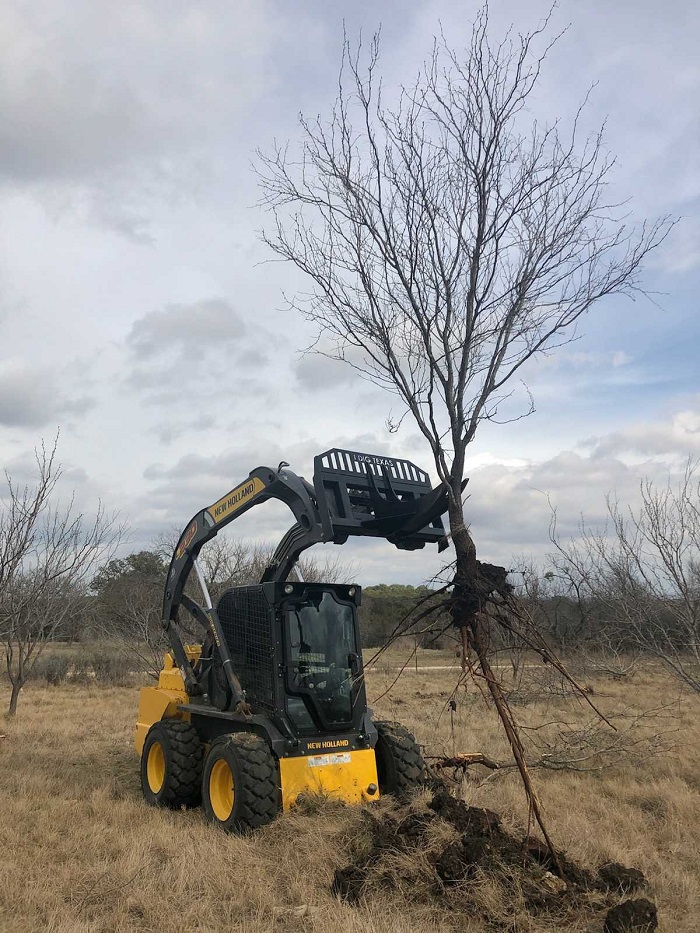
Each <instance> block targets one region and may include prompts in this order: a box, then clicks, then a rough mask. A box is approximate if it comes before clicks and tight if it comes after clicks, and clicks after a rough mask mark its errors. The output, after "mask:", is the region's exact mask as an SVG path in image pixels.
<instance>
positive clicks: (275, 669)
mask: <svg viewBox="0 0 700 933" xmlns="http://www.w3.org/2000/svg"><path fill="white" fill-rule="evenodd" d="M286 467H288V464H286V463H284V462H282V463H281V464H280V465H279V467H278V468H277V469H272V468H269V467H264V466H263V467H257V468H256V469H254V470H253V471H252V472H251V473H250V475H249V476H248V478H247V479H246V480H244V481H243V482H242V483H241V484H240V485H238V486H236V487H235V488H234V489H232V490H231V491H230V492H229V493H227V494H226V495H225V496H223V498H221V499H219V501H218V502H215V503H214V504H213V505H211V506H209V507H208V508H205V509H203V510H202V511H201V512H199V513H198V514H197V515H195V517H194V518H193V519H192V521H191V522H190V523H189V524H188V525H187V526H186V528H185V530H184V532H183V533H182V535H181V537H180V539H179V541H178V544H177V547H176V548H175V552H174V554H173V557H172V561H171V563H170V568H169V572H168V577H167V582H166V585H165V596H164V602H163V626H164V629H165V632H166V633H167V637H168V641H169V643H170V651H169V653H168V654H166V656H165V664H164V667H163V670H162V671H161V673H160V677H159V681H158V686H157V687H144V688H143V689H142V690H141V698H140V704H139V713H138V722H137V725H136V734H135V742H136V749H137V751H138V753H139V755H140V756H141V785H142V788H143V793H144V796H145V798H146V800H147V801H148V802H149V803H150V804H153V805H156V806H166V807H175V808H179V807H183V806H184V807H189V806H196V805H198V804H199V803H200V802H201V804H202V806H203V809H204V812H205V814H206V815H207V817H208V818H209V819H210V820H211V821H213V822H214V823H215V824H217V825H219V826H220V827H222V828H223V829H225V830H227V831H239V832H240V831H247V830H251V829H254V828H257V827H259V826H262V825H264V824H265V823H268V822H270V821H271V820H272V819H274V817H275V815H276V814H277V813H278V812H279V810H280V809H287V808H289V807H291V806H293V804H294V803H295V802H296V801H297V799H298V798H299V796H300V795H304V794H313V793H321V794H325V795H328V796H331V797H334V798H337V799H340V800H343V801H345V802H348V803H359V802H362V801H371V800H377V799H378V798H379V796H380V795H381V794H396V795H399V796H401V795H404V794H406V793H407V792H409V791H410V790H411V789H412V788H414V787H416V786H419V785H420V784H421V783H422V780H423V775H424V771H425V765H424V763H423V759H422V756H421V752H420V749H419V747H418V746H417V744H416V742H415V739H414V738H413V736H412V735H411V733H410V732H409V731H408V730H407V729H406V728H404V727H403V726H402V725H400V724H398V723H392V722H373V720H372V716H371V710H369V709H368V708H367V698H366V694H365V684H364V676H363V667H362V652H361V645H360V634H359V630H358V621H357V607H358V606H359V605H360V587H359V586H347V585H340V584H332V583H304V582H291V581H289V580H288V577H289V574H290V572H291V570H292V569H293V568H294V565H295V563H296V561H297V559H298V557H299V555H300V554H301V553H302V551H304V550H305V549H306V548H308V547H311V546H312V545H314V544H317V543H321V542H334V543H336V544H342V543H344V542H345V541H346V540H347V539H348V537H349V536H350V535H366V536H372V537H379V538H386V539H387V540H388V541H390V542H392V543H393V544H395V545H396V547H398V548H403V549H408V550H414V549H416V548H422V547H424V546H425V545H426V544H429V543H433V544H435V543H439V542H440V541H441V540H442V539H443V538H444V535H445V531H444V528H443V524H442V519H441V516H442V515H443V514H444V512H445V511H446V508H447V493H446V489H445V488H444V486H439V487H437V488H435V489H432V488H431V485H430V480H429V478H428V475H427V473H425V472H424V471H423V470H421V469H419V468H418V467H417V466H415V465H414V464H413V463H410V462H409V461H408V460H397V459H393V458H389V457H377V456H373V455H371V454H362V453H357V452H354V451H348V450H338V449H334V450H329V451H326V452H325V453H323V454H320V455H319V456H318V457H316V458H315V460H314V477H313V484H311V483H309V482H307V481H306V480H305V479H304V478H303V477H300V476H297V475H296V474H295V473H293V472H292V471H291V470H289V469H286ZM270 499H279V500H281V501H282V502H284V503H286V505H287V506H289V508H290V509H291V511H292V512H293V514H294V518H295V522H294V524H293V525H292V527H291V528H290V529H289V531H288V532H287V533H286V535H285V536H284V537H283V539H282V541H281V542H280V544H279V546H278V547H277V550H276V551H275V553H274V555H273V558H272V562H271V563H270V565H269V566H268V567H267V568H266V570H265V571H264V573H263V575H262V579H261V582H260V583H259V584H257V585H255V586H239V587H234V588H232V589H229V590H227V591H226V592H225V593H224V594H223V595H222V596H221V598H220V599H219V601H218V604H217V606H216V607H214V606H213V605H212V602H211V599H210V597H209V593H208V590H207V586H206V582H205V580H204V577H203V574H202V572H201V569H200V567H199V565H198V562H197V557H198V554H199V552H200V549H201V548H202V546H203V545H204V544H205V543H206V542H207V541H209V540H211V539H212V538H213V537H214V536H215V535H216V534H217V533H218V532H219V531H220V530H221V529H222V528H223V527H224V526H225V525H227V524H228V523H229V522H231V521H233V520H234V519H235V518H238V517H239V516H241V515H243V514H244V513H245V512H247V511H248V510H249V509H251V508H252V507H253V506H255V505H259V504H260V503H263V502H266V501H268V500H270ZM192 570H194V573H195V575H196V577H197V579H198V581H199V587H200V589H201V592H202V602H201V603H199V602H197V601H196V600H195V599H193V598H192V597H191V596H190V595H188V594H187V593H185V584H186V582H187V580H188V577H189V576H190V573H191V571H192ZM183 610H184V611H185V612H187V613H189V615H190V616H191V617H192V619H194V621H195V622H196V623H197V624H198V627H197V630H198V631H199V629H200V628H201V638H200V639H199V642H200V643H199V644H196V645H185V644H184V643H183V638H182V628H183V625H182V620H181V621H180V622H178V614H179V613H180V612H181V611H183Z"/></svg>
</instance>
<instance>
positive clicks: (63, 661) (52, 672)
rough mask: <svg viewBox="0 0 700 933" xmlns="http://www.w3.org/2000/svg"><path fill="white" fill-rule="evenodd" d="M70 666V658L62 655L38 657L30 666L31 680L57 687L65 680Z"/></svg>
mask: <svg viewBox="0 0 700 933" xmlns="http://www.w3.org/2000/svg"><path fill="white" fill-rule="evenodd" d="M70 667H71V662H70V659H69V658H67V657H65V656H63V655H59V656H56V657H45V658H39V660H38V661H37V662H36V664H35V665H34V667H33V668H32V680H34V681H40V682H43V683H45V684H48V685H49V686H50V687H57V686H58V685H59V684H63V683H65V682H66V679H67V677H68V671H69V670H70Z"/></svg>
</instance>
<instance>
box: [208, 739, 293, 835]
mask: <svg viewBox="0 0 700 933" xmlns="http://www.w3.org/2000/svg"><path fill="white" fill-rule="evenodd" d="M278 775H279V772H278V767H277V761H276V759H275V757H274V755H273V754H272V752H271V751H270V748H269V746H268V744H267V742H266V741H265V740H264V739H262V738H260V736H258V735H255V734H254V733H252V732H235V733H233V734H231V735H222V736H220V737H219V738H218V739H215V740H214V741H213V742H212V744H211V746H210V748H209V753H208V754H207V757H206V760H205V762H204V772H203V774H202V808H203V810H204V813H205V814H206V816H207V819H209V820H210V821H211V822H212V823H214V824H215V825H217V826H220V827H221V829H224V830H225V831H226V832H228V833H245V832H250V831H251V830H253V829H258V828H259V827H261V826H265V825H266V824H267V823H271V822H272V820H274V818H275V817H276V816H277V814H278V813H279V810H280V806H281V792H280V785H279V776H278Z"/></svg>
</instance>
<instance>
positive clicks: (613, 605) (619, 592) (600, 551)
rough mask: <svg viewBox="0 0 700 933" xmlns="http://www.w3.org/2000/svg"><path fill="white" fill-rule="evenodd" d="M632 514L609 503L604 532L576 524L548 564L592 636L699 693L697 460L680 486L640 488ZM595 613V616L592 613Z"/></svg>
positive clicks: (699, 512) (612, 501)
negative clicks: (655, 664) (582, 611)
mask: <svg viewBox="0 0 700 933" xmlns="http://www.w3.org/2000/svg"><path fill="white" fill-rule="evenodd" d="M640 499H641V504H640V506H639V507H638V508H632V507H629V506H628V507H626V508H625V507H623V506H622V505H621V504H620V503H619V502H618V501H617V500H616V499H613V498H612V497H608V500H607V505H608V514H609V526H608V527H607V528H605V529H602V530H591V529H590V528H588V527H587V526H586V525H585V524H582V525H581V528H580V533H579V536H578V537H577V538H574V539H572V540H571V541H568V542H566V543H562V542H561V540H560V539H559V536H558V535H557V533H556V525H555V524H554V525H553V527H552V533H551V538H552V541H553V543H554V544H555V547H556V549H557V550H556V553H555V554H554V555H553V556H552V558H551V564H552V566H553V567H556V570H557V573H559V574H561V575H562V577H564V578H566V579H567V580H568V581H569V587H570V588H572V589H574V588H575V591H576V593H577V598H579V599H580V600H581V602H582V603H583V604H586V605H587V606H588V611H589V622H590V621H592V620H595V624H596V626H597V629H596V633H595V634H596V638H601V637H602V638H603V639H604V640H605V641H606V643H607V644H608V645H613V644H614V645H615V646H616V647H617V648H624V649H626V650H628V651H632V652H634V651H642V652H644V653H645V654H651V655H653V656H655V657H657V658H659V659H660V660H661V661H662V662H663V663H664V665H665V666H666V667H667V668H668V669H669V670H670V671H671V672H672V673H673V674H674V676H676V677H677V678H678V679H679V680H681V681H682V682H683V683H684V684H685V685H686V686H688V687H690V688H691V689H692V690H694V691H696V692H700V461H688V463H687V464H686V467H685V470H684V472H683V475H682V477H681V479H680V481H679V482H677V483H675V484H674V483H673V482H672V480H671V478H670V477H669V480H668V482H667V483H666V484H665V485H663V486H658V485H657V484H655V483H654V482H652V481H651V480H644V481H643V482H642V483H641V485H640ZM593 610H594V611H593Z"/></svg>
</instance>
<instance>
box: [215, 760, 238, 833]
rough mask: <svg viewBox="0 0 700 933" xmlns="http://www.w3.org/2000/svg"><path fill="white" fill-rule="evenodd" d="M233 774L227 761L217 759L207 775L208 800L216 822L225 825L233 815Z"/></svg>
mask: <svg viewBox="0 0 700 933" xmlns="http://www.w3.org/2000/svg"><path fill="white" fill-rule="evenodd" d="M234 799H235V793H234V790H233V772H232V771H231V767H230V765H229V763H228V762H227V761H225V760H224V759H223V758H219V759H218V761H216V762H214V767H213V768H212V769H211V773H210V774H209V800H210V802H211V808H212V810H213V811H214V815H215V816H216V818H217V820H220V821H221V822H222V823H225V822H226V820H227V819H228V818H229V817H230V816H231V814H232V813H233V801H234Z"/></svg>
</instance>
